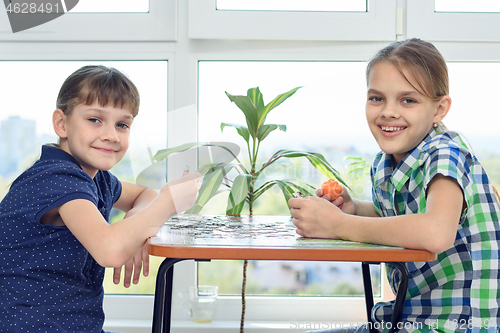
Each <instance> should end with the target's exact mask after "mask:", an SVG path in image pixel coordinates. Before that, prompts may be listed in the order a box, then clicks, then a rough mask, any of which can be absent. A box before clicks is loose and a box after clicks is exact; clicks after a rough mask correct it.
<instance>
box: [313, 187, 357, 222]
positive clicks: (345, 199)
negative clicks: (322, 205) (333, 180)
mask: <svg viewBox="0 0 500 333" xmlns="http://www.w3.org/2000/svg"><path fill="white" fill-rule="evenodd" d="M339 185H340V184H339ZM340 186H342V185H340ZM316 195H317V196H318V197H319V198H322V199H325V200H328V201H330V202H331V203H333V204H334V205H335V206H337V207H338V208H340V209H341V210H342V211H343V212H344V213H346V214H351V215H356V206H355V204H354V200H353V199H352V198H351V195H350V194H349V191H347V189H346V188H345V187H344V186H342V191H341V192H340V196H339V197H338V198H337V199H335V200H332V198H331V196H330V194H325V195H323V190H322V189H321V187H320V188H318V189H317V190H316Z"/></svg>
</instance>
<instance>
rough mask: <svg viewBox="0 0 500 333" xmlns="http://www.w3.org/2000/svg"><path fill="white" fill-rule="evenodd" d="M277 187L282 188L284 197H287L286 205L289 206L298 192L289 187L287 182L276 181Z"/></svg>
mask: <svg viewBox="0 0 500 333" xmlns="http://www.w3.org/2000/svg"><path fill="white" fill-rule="evenodd" d="M275 182H276V185H278V187H279V188H280V190H281V192H283V196H284V197H285V201H286V205H287V206H288V200H290V199H291V198H293V193H295V192H296V191H295V190H294V189H293V187H291V186H290V185H288V184H287V183H286V182H283V181H281V180H275Z"/></svg>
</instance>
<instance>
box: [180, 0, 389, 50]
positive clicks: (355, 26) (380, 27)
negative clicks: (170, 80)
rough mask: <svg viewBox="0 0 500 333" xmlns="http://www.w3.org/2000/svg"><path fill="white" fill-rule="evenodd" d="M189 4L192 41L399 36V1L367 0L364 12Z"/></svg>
mask: <svg viewBox="0 0 500 333" xmlns="http://www.w3.org/2000/svg"><path fill="white" fill-rule="evenodd" d="M188 5H189V13H188V15H189V17H188V24H189V26H188V37H189V38H191V39H239V40H322V41H335V40H336V41H347V40H349V41H374V40H378V41H381V40H383V41H389V40H395V35H396V16H395V13H396V0H384V1H368V11H367V12H365V13H360V12H291V11H288V12H287V11H283V12H277V11H229V10H217V9H216V0H188ZM298 22H300V24H298ZM360 26H362V29H360Z"/></svg>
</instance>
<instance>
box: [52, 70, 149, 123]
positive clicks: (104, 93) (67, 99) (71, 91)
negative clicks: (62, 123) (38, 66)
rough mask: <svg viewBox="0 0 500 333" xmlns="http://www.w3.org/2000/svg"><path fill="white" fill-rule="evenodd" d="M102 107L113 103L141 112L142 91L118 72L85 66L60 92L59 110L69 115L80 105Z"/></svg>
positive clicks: (57, 104) (135, 112) (71, 76)
mask: <svg viewBox="0 0 500 333" xmlns="http://www.w3.org/2000/svg"><path fill="white" fill-rule="evenodd" d="M95 102H97V103H99V105H100V106H106V105H108V104H111V105H113V106H116V107H120V108H123V107H127V108H130V110H131V112H132V115H133V116H134V117H135V116H136V115H137V114H138V112H139V103H140V98H139V91H138V90H137V88H136V86H135V85H134V84H133V83H132V81H130V79H129V78H128V77H126V76H125V74H123V73H122V72H120V71H119V70H117V69H115V68H112V67H106V66H83V67H82V68H80V69H78V70H76V71H75V72H74V73H73V74H71V75H70V76H68V78H67V79H66V80H65V81H64V83H63V84H62V86H61V89H60V90H59V95H58V96H57V102H56V107H57V108H58V109H61V110H62V111H63V112H64V114H66V115H70V114H71V112H73V110H74V108H75V107H76V106H77V105H79V104H85V105H92V104H94V103H95Z"/></svg>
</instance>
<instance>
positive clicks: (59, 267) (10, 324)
mask: <svg viewBox="0 0 500 333" xmlns="http://www.w3.org/2000/svg"><path fill="white" fill-rule="evenodd" d="M138 110H139V93H138V91H137V88H136V87H135V85H134V84H133V83H132V82H131V81H130V80H129V79H128V78H127V77H126V76H125V75H123V74H122V73H121V72H119V71H118V70H116V69H114V68H108V67H105V66H85V67H82V68H80V69H79V70H77V71H76V72H74V73H73V74H71V75H70V76H69V77H68V78H67V79H66V81H65V82H64V83H63V85H62V87H61V90H60V92H59V96H58V98H57V109H56V110H55V111H54V113H53V116H52V122H53V127H54V130H55V132H56V134H57V135H58V136H59V143H58V144H57V145H46V146H43V147H42V152H41V156H40V158H39V159H38V160H37V161H36V162H35V164H34V165H33V166H32V167H30V168H29V169H28V170H26V171H25V172H23V173H22V174H21V175H20V176H19V177H18V178H17V179H16V180H15V181H14V182H13V183H12V186H11V188H10V190H9V192H8V193H7V195H6V196H5V197H4V199H3V200H2V201H1V202H0V262H1V263H2V264H1V265H0V331H1V332H102V331H103V329H102V326H103V322H104V312H103V307H102V303H103V295H104V292H103V287H102V281H103V277H104V267H115V274H114V280H115V283H119V279H120V270H121V267H122V266H125V271H126V272H125V273H126V274H125V276H127V278H125V281H124V285H125V286H129V285H130V279H131V276H132V275H133V282H134V283H137V282H138V280H139V275H140V272H141V269H142V271H143V275H144V276H146V275H147V274H148V269H149V261H148V252H147V246H146V241H147V239H148V238H149V237H151V236H154V235H155V234H156V233H157V232H158V230H159V229H160V228H161V226H162V225H163V223H164V222H165V221H166V220H168V218H169V217H170V216H172V215H173V214H175V213H177V212H182V211H184V210H186V209H187V208H189V207H191V206H192V205H193V204H194V202H195V200H196V197H197V195H198V190H199V179H200V177H201V175H200V174H198V173H191V174H187V173H186V174H184V175H183V177H182V178H180V179H178V180H174V181H171V182H169V183H167V184H166V185H165V186H164V187H163V188H162V189H161V190H160V191H155V190H153V189H149V188H144V187H141V186H138V185H136V184H133V183H129V182H125V181H120V180H118V179H117V178H116V177H115V176H114V175H112V174H111V173H110V172H109V171H108V170H109V169H111V168H112V167H113V166H114V165H115V164H116V163H118V162H119V161H120V160H121V159H122V158H123V156H124V155H125V153H126V151H127V148H128V146H129V138H130V128H131V125H132V122H133V120H134V117H135V116H136V115H137V113H138ZM112 207H115V208H117V209H119V210H121V211H124V212H126V214H125V218H124V219H123V220H122V221H119V222H117V223H114V224H109V223H108V219H109V214H110V211H111V208H112Z"/></svg>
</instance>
